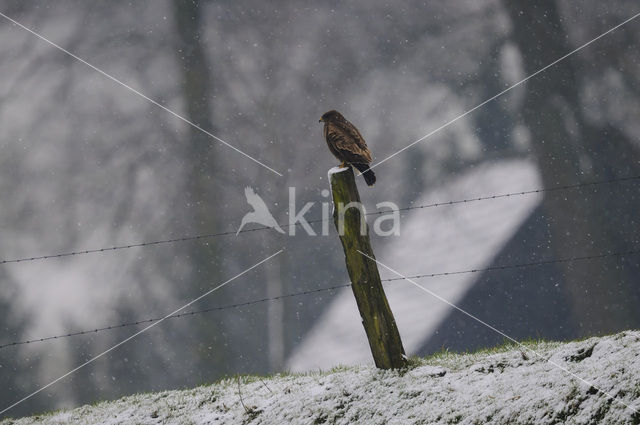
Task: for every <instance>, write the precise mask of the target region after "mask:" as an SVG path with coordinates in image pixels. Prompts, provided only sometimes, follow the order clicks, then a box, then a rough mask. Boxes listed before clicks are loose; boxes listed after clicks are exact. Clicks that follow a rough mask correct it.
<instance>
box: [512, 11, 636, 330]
mask: <svg viewBox="0 0 640 425" xmlns="http://www.w3.org/2000/svg"><path fill="white" fill-rule="evenodd" d="M504 5H505V7H506V9H507V10H508V12H509V15H510V17H511V20H512V28H513V29H512V37H513V40H514V42H515V43H516V45H517V46H518V48H519V50H520V53H521V55H522V59H523V63H524V67H525V73H526V74H527V75H530V74H532V73H534V72H536V71H537V70H539V69H540V68H542V67H544V66H546V65H548V64H550V63H551V62H553V61H554V60H556V59H558V58H559V57H561V56H563V55H564V54H566V53H568V52H569V51H571V50H572V48H574V47H572V46H571V45H570V42H569V36H568V33H567V31H566V29H565V27H564V26H563V25H564V22H565V20H563V18H562V16H561V12H560V10H559V8H558V6H557V3H556V1H555V0H545V1H541V2H509V1H505V2H504ZM611 26H612V25H611ZM591 48H593V49H595V48H597V46H595V45H594V46H591V47H590V49H591ZM577 63H578V61H577V58H576V57H575V56H574V57H572V58H570V59H567V60H564V61H562V62H559V63H558V64H556V65H554V66H553V68H550V69H548V70H547V71H545V72H543V73H541V74H539V75H537V76H536V77H534V78H532V79H531V80H529V81H527V83H526V93H525V100H524V104H523V107H522V111H521V113H522V118H523V120H524V122H525V124H526V125H527V126H528V128H529V130H530V132H531V139H532V145H533V151H534V154H535V157H536V159H537V162H538V165H539V167H540V172H541V175H542V180H543V183H544V186H545V187H547V188H551V187H555V186H558V185H564V184H574V183H584V182H590V181H594V180H605V179H610V178H615V177H624V176H629V175H639V174H640V163H639V162H638V159H639V152H638V150H637V149H636V147H634V146H633V145H632V144H631V143H630V141H629V139H628V138H627V137H626V136H625V135H624V133H623V132H622V131H620V130H619V129H617V128H615V126H613V125H612V124H610V123H608V122H606V120H604V122H602V123H599V124H596V123H593V122H589V120H588V119H587V118H586V117H585V115H584V106H583V105H582V104H581V89H582V87H583V85H582V82H583V79H584V75H585V71H584V70H583V69H584V67H578V66H576V65H577ZM606 66H607V64H606V63H598V65H597V66H593V67H591V68H592V69H594V70H598V71H597V72H603V69H605V68H606ZM626 189H627V186H624V187H614V186H605V187H602V188H601V189H593V188H585V189H583V190H572V191H563V192H562V193H560V192H556V193H548V194H546V196H545V198H544V201H543V207H544V209H545V211H546V214H547V215H548V216H549V218H550V222H551V223H552V235H553V239H552V247H553V250H554V251H555V254H554V255H556V256H558V257H569V256H581V255H588V254H592V253H594V252H606V251H607V250H612V251H617V250H625V249H632V248H633V246H634V244H633V240H634V238H637V235H638V234H639V231H640V228H639V226H640V223H639V222H638V221H637V220H635V219H633V218H632V216H633V215H635V214H634V213H631V215H630V212H632V211H636V212H637V211H638V208H639V207H640V205H639V203H638V199H637V197H636V196H620V195H621V194H624V193H625V192H624V190H626ZM627 193H629V191H627ZM634 236H635V237H634ZM626 261H627V260H626V259H624V258H622V259H621V258H617V257H610V258H606V259H600V260H597V261H585V262H579V263H566V264H565V265H564V266H563V267H564V270H563V271H564V277H565V286H566V288H567V291H568V293H569V296H570V298H571V300H572V308H573V314H574V322H575V324H576V326H577V327H578V329H579V330H578V333H579V334H580V335H592V334H599V333H609V332H613V331H617V330H620V329H627V328H630V327H637V326H638V324H639V323H640V316H639V312H640V310H639V309H638V308H637V305H638V292H639V291H638V287H637V284H635V283H634V281H635V280H636V278H635V277H634V276H633V272H632V270H634V269H635V270H637V268H634V267H631V268H629V267H625V262H626Z"/></svg>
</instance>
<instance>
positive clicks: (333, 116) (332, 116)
mask: <svg viewBox="0 0 640 425" xmlns="http://www.w3.org/2000/svg"><path fill="white" fill-rule="evenodd" d="M338 120H344V117H343V116H342V114H341V113H340V112H338V111H336V110H335V109H332V110H330V111H329V112H325V113H324V114H322V116H321V117H320V121H318V122H330V121H338Z"/></svg>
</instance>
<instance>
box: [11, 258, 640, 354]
mask: <svg viewBox="0 0 640 425" xmlns="http://www.w3.org/2000/svg"><path fill="white" fill-rule="evenodd" d="M637 254H640V249H638V250H629V251H624V252H608V253H601V254H593V255H584V256H575V257H565V258H553V259H548V260H539V261H532V262H528V263H520V264H509V265H499V266H490V267H485V268H478V269H468V270H456V271H450V272H439V273H428V274H418V275H414V276H408V278H410V279H426V278H433V277H443V276H453V275H459V274H469V273H481V272H492V271H501V270H511V269H519V268H526V267H536V266H542V265H549V264H559V263H569V262H577V261H589V260H597V259H601V258H606V257H624V256H627V255H637ZM398 280H404V278H403V277H402V278H401V277H398V278H388V279H381V281H382V282H394V281H398ZM348 286H351V283H344V284H341V285H333V286H328V287H322V288H316V289H309V290H306V291H300V292H294V293H290V294H283V295H278V296H275V297H270V298H260V299H257V300H251V301H244V302H241V303H236V304H227V305H223V306H217V307H210V308H206V309H203V310H193V311H188V312H186V313H177V314H174V315H171V316H167V317H166V319H175V318H179V317H187V316H195V315H198V314H204V313H210V312H213V311H220V310H228V309H232V308H240V307H246V306H250V305H254V304H261V303H264V302H271V301H277V300H282V299H286V298H292V297H299V296H304V295H310V294H315V293H318V292H328V291H334V290H336V289H341V288H346V287H348ZM159 320H162V319H161V318H151V319H144V320H137V321H134V322H125V323H120V324H117V325H111V326H105V327H102V328H95V329H88V330H83V331H77V332H70V333H67V334H62V335H55V336H48V337H44V338H36V339H30V340H25V341H16V342H9V343H6V344H2V345H0V349H4V348H8V347H15V346H18V345H25V344H33V343H35V342H45V341H50V340H53V339H63V338H69V337H72V336H79V335H87V334H95V333H99V332H103V331H108V330H114V329H120V328H125V327H130V326H136V325H142V324H146V323H153V322H157V321H159Z"/></svg>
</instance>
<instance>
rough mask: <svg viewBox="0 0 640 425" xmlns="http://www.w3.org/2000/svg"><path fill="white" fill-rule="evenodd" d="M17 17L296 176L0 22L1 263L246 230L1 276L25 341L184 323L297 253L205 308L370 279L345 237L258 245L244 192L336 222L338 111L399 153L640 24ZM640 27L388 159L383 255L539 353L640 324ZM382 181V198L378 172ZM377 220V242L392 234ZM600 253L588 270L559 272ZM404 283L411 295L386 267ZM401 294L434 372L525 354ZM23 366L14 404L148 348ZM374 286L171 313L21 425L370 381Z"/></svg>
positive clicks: (563, 8)
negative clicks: (173, 394)
mask: <svg viewBox="0 0 640 425" xmlns="http://www.w3.org/2000/svg"><path fill="white" fill-rule="evenodd" d="M0 12H2V13H3V14H6V15H7V16H9V17H11V18H13V19H15V20H17V21H18V22H20V23H21V24H23V25H25V26H27V27H29V28H31V29H33V30H34V31H36V32H38V33H40V34H42V35H43V36H44V37H46V38H48V39H49V40H51V41H53V42H55V43H57V44H59V45H60V46H62V47H64V48H65V49H68V50H69V51H71V52H73V53H74V54H76V55H78V56H79V57H81V58H83V59H84V60H86V61H88V62H90V63H91V64H93V65H95V66H96V67H98V68H100V69H102V70H104V71H105V72H107V73H109V74H111V75H113V76H114V77H116V78H118V79H119V80H121V81H122V82H124V83H125V84H127V85H129V86H131V87H133V88H135V89H136V90H139V91H141V92H142V93H144V94H145V95H147V96H149V97H150V98H152V99H154V100H156V101H158V102H159V103H160V104H162V105H164V106H166V107H167V108H170V109H171V110H173V111H175V112H176V113H178V114H181V115H182V116H184V117H186V118H187V119H189V120H191V121H193V122H194V123H197V124H198V125H199V126H200V127H202V128H203V129H206V130H207V131H210V132H211V133H213V134H215V135H216V136H218V137H220V138H222V139H223V140H225V141H227V142H229V143H231V144H232V145H234V146H236V147H238V148H239V149H241V150H243V151H244V152H246V153H248V154H249V155H252V156H254V157H255V158H257V159H259V160H260V161H262V162H264V163H265V164H267V165H269V166H270V167H272V168H274V169H275V170H277V171H279V172H281V173H282V174H283V176H282V177H279V176H277V175H276V174H274V173H272V172H271V171H269V170H267V169H265V168H263V167H260V166H259V165H257V164H256V163H254V162H252V161H251V160H249V159H247V158H245V157H243V156H242V155H240V154H238V153H237V152H234V151H233V150H232V149H230V148H228V147H226V146H224V145H223V144H221V143H219V142H217V141H216V140H213V139H212V138H210V137H209V136H207V135H205V134H203V133H202V132H200V131H198V130H196V129H194V128H193V127H190V126H188V125H186V124H185V123H184V122H182V121H180V120H178V119H176V118H175V117H174V116H172V115H171V114H169V113H167V112H166V111H164V110H162V109H160V108H158V107H157V106H155V105H153V104H152V103H150V102H149V101H147V100H145V99H143V98H141V97H140V96H137V95H136V94H134V93H132V92H131V91H129V90H127V89H126V88H124V87H122V86H120V85H118V84H116V83H115V82H113V81H111V80H109V79H108V78H105V76H103V75H101V74H99V73H98V72H96V71H94V70H92V69H90V68H89V67H87V66H86V65H84V64H82V63H81V62H79V61H77V60H75V59H73V58H72V57H70V56H68V55H65V54H64V53H62V52H61V51H60V50H57V49H55V48H54V47H52V46H51V45H48V44H47V43H45V42H43V41H42V40H40V39H38V38H37V37H35V36H34V35H32V34H30V33H28V32H27V31H25V30H24V29H21V28H19V27H17V26H15V25H13V24H12V23H11V22H10V21H8V20H7V19H5V18H0V57H2V61H1V62H0V75H2V78H0V149H1V151H0V152H1V154H0V229H1V234H0V235H1V237H0V258H2V259H4V260H11V259H19V258H25V257H33V256H39V255H50V254H57V253H63V252H70V251H83V250H87V249H96V248H103V247H110V246H115V245H128V244H135V243H140V242H150V241H158V240H166V239H172V238H180V237H184V236H193V235H202V234H210V233H219V232H231V234H229V235H225V236H219V237H211V238H202V239H197V240H190V241H184V242H176V243H167V244H158V245H153V246H146V247H138V248H131V249H122V250H117V251H111V252H100V253H93V254H86V255H76V256H70V257H65V258H54V259H48V260H41V261H28V262H19V263H14V262H11V263H3V264H1V265H0V288H1V289H0V321H1V322H0V323H2V328H1V330H0V345H6V344H10V343H12V342H16V341H23V340H29V339H37V338H42V337H48V336H53V335H60V334H66V333H69V332H77V331H81V330H87V329H89V330H90V329H95V328H100V327H104V326H110V325H117V324H120V323H124V322H131V321H138V320H144V319H148V318H158V317H162V316H164V315H165V314H168V313H169V312H171V311H173V310H174V309H176V308H178V307H179V306H181V305H183V304H185V303H186V302H188V301H190V300H191V299H193V298H195V297H197V296H199V295H200V294H202V293H204V292H206V291H207V290H209V289H211V288H212V287H213V286H215V285H217V284H219V283H221V282H223V281H225V280H227V279H229V278H230V277H232V276H234V275H236V274H237V273H240V272H241V271H243V270H244V269H245V268H247V267H249V266H251V265H253V264H255V263H256V262H258V261H260V260H262V259H263V258H265V257H267V256H268V255H271V254H273V253H275V252H276V251H278V250H279V249H281V248H285V252H284V253H283V254H281V255H279V256H278V257H276V258H275V259H274V260H273V261H270V262H268V263H266V264H265V265H264V266H262V267H260V268H257V269H256V270H254V271H252V272H250V273H248V274H247V275H245V276H242V277H241V278H239V279H237V280H235V281H233V282H231V283H230V284H229V285H227V286H226V287H225V288H223V289H221V290H220V291H217V292H215V293H214V294H212V295H211V296H210V297H207V298H204V299H203V300H201V301H200V302H198V303H197V304H196V305H194V306H192V308H193V309H194V310H198V309H208V308H213V307H218V306H225V305H230V304H237V303H244V302H247V301H253V300H260V299H263V298H273V297H277V296H279V295H282V294H291V293H297V292H303V291H310V290H315V289H318V288H326V287H329V286H334V285H341V284H345V283H348V276H347V273H346V269H345V265H344V256H343V252H342V247H341V245H340V242H339V239H338V237H337V235H336V234H335V231H334V229H333V225H332V224H331V226H330V227H331V232H330V234H329V235H328V236H309V235H308V234H307V233H306V232H304V231H302V229H301V228H298V229H297V232H296V235H295V236H289V235H281V234H279V233H277V232H275V231H273V230H267V231H255V232H248V233H242V234H240V235H238V236H235V235H234V233H235V231H236V230H237V228H238V226H239V225H240V220H241V218H242V216H243V215H244V214H245V213H246V212H248V211H250V208H249V206H248V205H247V203H246V200H245V197H244V188H245V187H246V186H251V187H253V188H254V189H255V191H256V192H257V193H258V194H259V195H260V196H262V197H263V199H264V200H265V201H266V202H267V204H268V205H269V207H270V209H271V212H272V213H273V215H274V216H275V217H276V219H277V220H278V221H279V222H283V223H286V222H287V221H288V217H287V214H288V210H289V208H288V204H289V194H288V189H287V188H288V187H295V189H296V208H297V210H298V211H299V210H300V209H301V208H302V206H303V205H304V204H305V203H306V202H314V205H313V207H312V208H311V209H310V210H309V212H308V213H307V214H306V218H308V219H309V220H312V219H319V218H321V216H322V208H321V203H322V202H327V199H326V198H324V197H323V196H322V195H321V191H322V190H323V189H327V188H328V182H327V173H326V172H327V170H328V169H329V168H330V167H333V166H334V165H336V161H335V159H334V158H333V157H332V156H331V154H330V153H329V151H328V149H327V147H326V144H325V141H324V140H323V137H322V126H321V124H319V123H318V119H319V117H320V115H321V114H322V113H324V112H326V111H327V110H329V109H338V110H339V111H341V112H342V113H343V114H344V115H345V116H346V117H347V118H348V119H349V120H350V121H351V122H353V123H354V124H355V125H356V126H357V127H358V128H359V129H360V131H361V132H362V134H363V135H364V137H365V139H366V140H367V142H368V144H369V147H370V148H371V150H372V152H373V154H374V157H375V159H377V160H382V159H384V158H386V157H387V156H389V155H392V154H393V153H395V152H396V151H398V150H399V149H401V148H403V147H405V146H406V145H408V144H409V143H411V142H413V141H415V140H417V139H419V138H420V137H422V136H424V135H425V134H427V133H429V132H431V131H432V130H434V129H436V128H438V127H439V126H441V125H443V124H445V123H446V122H448V121H449V120H452V119H454V118H456V117H457V116H459V115H460V114H462V113H464V112H466V111H467V110H469V109H471V108H473V107H474V106H476V105H478V104H480V103H481V102H483V101H484V100H486V99H488V98H490V97H492V96H494V95H495V94H497V93H499V92H501V91H502V90H504V89H506V88H508V87H510V86H511V85H513V84H515V83H517V82H518V81H520V80H522V79H523V78H525V77H526V76H528V75H530V74H532V73H534V72H536V71H537V70H539V69H540V68H542V67H544V66H546V65H548V64H550V63H552V62H553V61H555V60H556V59H558V58H560V57H562V56H563V55H565V54H566V53H568V52H570V51H572V50H573V49H575V48H577V47H579V46H581V45H582V44H584V43H586V42H588V41H590V40H592V39H593V38H595V37H597V36H598V35H600V34H602V33H603V32H605V31H607V30H609V29H610V28H612V27H614V26H615V25H618V24H619V23H621V22H623V21H624V20H626V19H628V18H630V17H631V16H633V15H634V14H636V13H638V12H640V10H639V9H638V5H637V4H636V2H633V1H617V2H615V4H613V3H611V2H600V1H595V0H585V1H581V2H570V1H550V0H546V1H539V2H535V4H534V2H509V1H495V0H487V1H484V0H483V1H478V0H453V1H448V2H436V1H430V2H424V1H413V0H399V1H395V2H392V3H388V2H384V1H370V0H368V1H351V2H348V3H347V2H339V1H326V2H321V3H320V2H314V3H308V4H307V5H305V4H304V3H301V2H293V1H291V2H289V1H272V2H262V1H253V0H250V1H242V0H241V1H196V2H192V1H188V0H173V1H169V0H167V1H161V0H155V1H151V0H145V1H136V2H125V1H105V0H101V1H92V2H85V1H81V0H58V1H56V2H47V1H35V0H29V1H19V0H2V1H0ZM639 39H640V21H635V20H634V21H632V22H629V23H628V24H626V25H625V26H623V27H621V28H620V29H618V30H616V31H614V32H612V33H610V34H608V35H606V36H605V37H603V38H602V39H600V40H598V41H597V42H595V43H593V44H591V45H590V46H588V47H586V48H584V49H582V50H580V51H579V52H577V53H576V54H574V55H572V56H570V57H569V58H567V59H566V60H563V61H562V62H559V63H558V64H556V65H554V66H553V67H551V68H549V69H547V70H546V71H545V72H543V73H541V74H539V75H537V76H535V77H534V78H532V79H530V80H528V81H527V82H526V83H525V84H522V85H520V86H518V87H517V88H515V89H513V90H511V91H509V92H508V93H506V94H504V95H503V96H501V97H499V98H497V99H495V100H494V101H492V102H489V103H487V104H486V105H484V106H482V107H481V108H479V109H478V110H476V111H474V112H473V113H471V114H469V115H467V116H465V117H464V118H462V119H460V120H459V121H456V122H455V123H454V124H452V125H450V126H448V127H446V128H445V129H443V130H442V131H439V132H437V133H436V134H434V135H432V136H431V137H429V138H427V139H426V140H424V141H422V142H421V143H418V144H416V145H415V146H413V147H412V148H410V149H408V150H406V151H404V152H402V153H400V154H398V155H397V156H395V157H394V158H392V159H390V160H389V161H387V162H385V163H383V164H381V165H380V166H379V167H376V169H375V172H376V174H377V176H378V183H377V184H376V185H375V186H374V187H373V188H368V187H366V186H365V185H364V184H363V182H362V181H359V182H358V184H359V185H360V193H361V197H362V198H363V201H364V203H365V204H366V205H367V206H368V207H369V208H370V211H375V210H376V207H375V205H376V203H379V202H384V201H391V202H395V203H397V204H398V205H399V206H400V207H409V206H417V205H425V204H429V203H434V202H447V201H450V200H456V199H466V198H472V197H484V196H491V195H494V194H502V193H508V192H520V191H528V190H535V189H552V188H556V187H559V186H565V185H576V184H577V185H580V184H585V183H590V182H602V181H610V182H611V183H607V184H599V185H586V186H579V187H577V188H572V189H563V190H551V191H544V192H539V193H532V194H529V195H522V196H514V197H509V198H501V199H494V200H486V201H480V202H475V203H468V204H466V203H465V204H458V205H453V206H442V207H437V208H425V209H416V210H411V211H403V213H402V220H401V232H400V235H398V236H394V235H392V236H384V237H381V236H374V237H373V246H374V250H375V252H376V255H377V257H378V258H379V260H381V261H382V262H384V263H386V264H388V265H390V266H391V267H394V268H396V269H398V270H400V271H401V272H403V273H406V274H429V273H440V272H449V271H457V270H468V269H473V268H488V267H493V266H501V265H516V264H523V263H531V262H536V261H543V262H545V264H543V265H539V266H532V267H520V268H509V269H504V270H492V271H486V272H482V273H469V274H465V275H457V276H441V277H437V278H433V279H424V280H420V283H421V284H423V285H425V286H429V287H430V288H431V289H432V290H434V291H436V292H438V293H439V294H441V295H442V296H444V297H445V298H447V299H449V300H450V301H452V302H455V303H457V304H458V305H460V306H461V307H462V308H464V309H465V310H467V311H469V312H471V313H472V314H475V315H477V316H478V317H479V318H481V319H483V320H485V321H487V322H489V323H491V324H492V325H494V326H496V327H497V328H499V329H500V330H502V331H504V332H505V333H507V334H509V335H510V336H512V337H514V338H518V339H523V338H546V339H571V338H579V337H584V336H588V335H598V334H605V333H612V332H615V331H618V330H622V329H630V328H637V327H638V326H639V324H640V309H639V308H638V304H639V301H640V282H639V279H638V276H639V273H640V261H639V258H640V255H638V254H636V253H635V251H637V250H638V249H640V242H639V241H638V238H639V235H640V217H639V215H638V211H640V196H639V193H640V192H639V189H640V185H639V181H638V180H637V179H631V180H624V179H627V178H629V177H638V176H640V140H639V138H638V134H640V120H638V117H639V116H640V63H639V61H638V50H637V46H638V41H639ZM359 180H361V179H359ZM370 224H371V223H370ZM313 226H314V228H315V229H316V231H317V232H320V230H321V224H320V223H316V224H314V225H313ZM583 256H590V257H594V256H595V258H590V259H587V260H578V261H562V262H556V263H550V262H549V261H553V260H554V259H568V258H574V257H583ZM382 275H383V276H382V277H383V278H389V277H394V276H390V275H389V274H388V273H384V272H383V273H382ZM387 291H388V295H389V301H390V305H391V308H392V309H393V311H394V313H395V315H396V317H397V320H398V324H399V329H400V332H401V335H402V337H403V340H404V343H405V348H406V349H407V352H408V354H412V355H413V354H418V355H426V354H429V353H433V352H436V351H440V350H447V349H449V350H461V351H464V350H473V349H476V348H479V347H484V346H491V345H494V344H497V343H500V342H501V341H502V337H501V336H500V335H497V334H495V333H493V332H492V331H491V330H489V329H486V328H482V327H480V326H479V325H478V324H477V323H476V322H473V321H471V320H470V319H468V318H467V317H466V316H464V315H462V314H459V313H456V312H454V311H452V310H451V309H449V308H448V307H447V306H446V305H442V304H441V303H439V302H437V300H436V301H434V300H433V299H430V298H429V297H428V296H427V295H426V294H422V293H416V292H419V291H417V290H416V289H415V288H412V287H411V286H409V285H408V284H406V283H405V282H389V283H388V284H387ZM142 326H144V325H139V326H131V327H123V328H118V329H114V330H109V331H104V332H98V333H92V334H89V335H81V336H74V337H69V338H59V339H54V340H49V341H45V342H37V343H30V344H23V345H16V346H5V347H3V348H1V349H0V400H1V401H2V406H0V408H4V407H7V406H8V405H10V404H12V403H13V402H15V401H17V400H19V399H20V398H21V397H24V396H26V395H28V394H30V393H31V392H33V391H35V390H37V389H38V388H39V387H40V386H42V385H45V384H47V383H48V382H50V381H51V380H53V379H55V378H57V377H59V376H60V375H62V374H64V373H66V372H67V371H68V370H71V369H73V368H74V367H75V366H77V365H79V364H81V363H82V362H84V361H86V360H88V359H89V358H91V357H92V356H94V355H96V354H99V353H100V352H102V351H104V350H105V349H107V348H109V347H111V346H112V345H114V344H115V343H117V342H119V341H120V340H122V339H124V338H126V337H128V336H129V335H131V334H133V333H135V332H136V331H137V330H140V329H142ZM370 361H371V359H370V354H369V351H368V346H367V344H366V339H365V337H364V331H363V329H362V327H361V325H360V322H359V317H358V314H357V310H356V307H355V302H354V301H353V296H352V295H351V293H350V289H349V288H342V289H337V290H333V291H324V290H321V291H318V292H315V293H311V294H308V295H300V296H292V297H288V298H284V299H281V300H274V301H269V302H259V303H255V304H251V305H245V306H240V307H234V308H228V309H224V310H216V311H211V312H208V313H204V314H198V315H193V316H188V317H182V318H176V319H170V320H167V321H165V322H163V323H162V324H160V325H159V326H157V327H155V328H153V329H152V330H150V331H148V332H147V333H145V334H144V335H141V336H139V337H138V338H136V339H134V340H133V341H131V342H129V343H128V344H126V345H124V346H122V347H120V348H119V349H117V350H116V351H114V352H112V353H110V354H109V355H107V356H105V357H103V358H101V359H100V360H98V361H96V362H95V363H93V364H91V365H90V366H88V367H86V368H84V369H82V370H80V371H79V372H77V373H75V374H74V375H73V376H71V377H69V378H67V379H65V380H63V381H61V382H59V383H58V384H56V385H54V386H52V387H50V388H48V389H47V390H46V391H43V392H42V393H40V394H38V395H37V396H35V397H33V398H32V399H30V400H28V401H27V402H25V403H23V404H21V405H19V406H17V407H16V408H14V409H12V410H11V411H10V412H8V413H7V415H11V416H20V415H25V414H28V413H34V412H40V411H43V410H48V409H53V408H59V407H71V406H77V405H81V404H83V403H88V402H93V401H96V400H104V399H112V398H116V397H119V396H122V395H126V394H132V393H135V392H148V391H157V390H161V389H174V388H188V387H193V386H195V385H198V384H202V383H207V382H211V381H214V380H216V379H218V378H220V377H223V376H228V375H233V374H236V373H260V374H264V373H272V372H279V371H284V370H290V369H292V370H309V369H313V368H317V367H322V368H326V367H331V366H333V365H337V364H351V363H358V362H370Z"/></svg>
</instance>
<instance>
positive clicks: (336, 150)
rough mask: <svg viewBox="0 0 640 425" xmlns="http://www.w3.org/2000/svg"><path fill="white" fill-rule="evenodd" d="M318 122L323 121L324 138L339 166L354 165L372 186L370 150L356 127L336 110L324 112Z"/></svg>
mask: <svg viewBox="0 0 640 425" xmlns="http://www.w3.org/2000/svg"><path fill="white" fill-rule="evenodd" d="M319 122H324V138H325V140H326V141H327V145H328V146H329V150H330V151H331V153H332V154H333V156H335V157H336V158H338V161H340V162H341V166H342V167H346V166H347V164H349V165H352V166H354V167H355V168H357V169H358V171H360V172H361V173H362V175H363V176H364V181H365V182H367V185H369V186H373V184H374V183H375V182H376V175H375V174H373V171H371V169H370V168H369V164H370V163H371V161H372V159H371V152H370V151H369V148H368V147H367V143H366V142H365V141H364V138H363V137H362V135H361V134H360V132H359V131H358V129H357V128H356V127H355V126H354V125H353V124H351V123H350V122H349V121H347V119H346V118H345V117H343V116H342V114H341V113H340V112H338V111H336V110H331V111H329V112H326V113H325V114H324V115H322V118H320V121H319Z"/></svg>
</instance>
